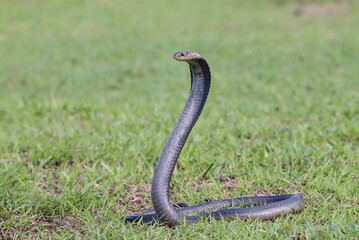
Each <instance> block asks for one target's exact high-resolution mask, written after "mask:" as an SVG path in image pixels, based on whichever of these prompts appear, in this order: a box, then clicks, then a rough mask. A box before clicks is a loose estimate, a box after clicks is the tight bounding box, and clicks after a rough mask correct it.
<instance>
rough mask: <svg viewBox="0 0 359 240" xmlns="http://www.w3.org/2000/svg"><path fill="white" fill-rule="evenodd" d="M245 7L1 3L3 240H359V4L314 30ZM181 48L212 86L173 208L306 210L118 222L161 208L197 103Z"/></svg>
mask: <svg viewBox="0 0 359 240" xmlns="http://www.w3.org/2000/svg"><path fill="white" fill-rule="evenodd" d="M246 2H247V1H238V2H237V1H197V2H196V3H195V2H194V1H156V2H155V1H146V2H145V1H114V0H106V1H105V0H104V1H69V0H67V1H44V0H38V1H19V0H16V1H15V0H5V1H1V8H0V63H1V65H0V228H1V229H0V230H1V232H0V236H2V237H4V238H5V237H12V238H15V239H24V238H31V237H38V238H51V237H52V238H56V239H57V238H64V239H65V238H69V237H70V238H82V239H83V238H85V239H96V238H97V239H100V238H101V239H151V238H155V239H166V238H171V239H178V238H181V239H198V238H202V239H205V238H208V237H211V238H228V239H231V238H232V239H248V238H253V239H258V238H270V239H276V238H279V239H288V238H307V239H313V238H321V239H338V238H340V239H351V238H352V239H355V238H358V237H359V222H358V218H359V190H358V189H359V166H358V162H359V161H358V159H359V150H358V149H359V124H358V122H359V77H358V76H359V63H358V56H359V44H358V42H359V33H358V31H357V28H356V26H357V23H358V21H359V5H358V4H351V5H348V6H347V9H348V13H347V14H344V15H340V16H324V17H308V16H294V15H293V14H292V10H293V8H294V7H295V6H296V5H295V4H284V5H279V4H276V3H278V2H279V1H273V2H272V3H268V2H267V1H255V2H253V3H251V4H249V3H246ZM184 49H190V50H195V51H197V52H199V53H200V54H202V55H203V56H205V57H206V59H207V60H208V62H209V64H210V66H211V70H212V75H213V76H212V77H213V80H212V81H213V84H212V89H211V92H210V96H209V98H208V102H207V105H206V107H205V109H204V112H203V114H202V116H201V117H200V119H199V122H198V123H197V125H196V126H195V128H194V130H193V132H192V133H191V135H190V137H189V139H188V141H187V144H186V146H185V148H184V150H183V152H182V154H181V157H180V159H179V164H178V168H177V169H176V170H175V173H174V177H173V179H172V185H173V194H172V198H173V200H174V201H180V202H187V203H189V204H190V205H192V204H197V203H201V202H204V201H208V200H215V199H220V198H228V197H239V196H246V195H253V194H258V193H263V194H280V193H293V192H300V193H302V194H303V196H304V197H305V202H306V205H305V209H304V211H303V212H301V213H299V214H295V215H290V216H287V217H281V218H278V219H276V220H274V221H265V222H261V221H255V220H249V221H242V220H234V221H219V222H210V223H205V222H201V223H198V224H195V225H182V226H178V227H176V228H173V229H169V228H167V227H161V226H157V225H155V226H139V225H126V224H124V223H123V222H122V221H121V218H122V217H124V216H126V215H129V214H130V213H134V212H139V211H141V210H143V209H144V206H147V207H150V206H151V201H150V194H149V186H150V185H149V184H150V183H151V179H152V174H153V172H154V167H155V164H156V161H157V158H158V156H159V154H160V152H161V149H162V147H163V145H164V143H165V141H166V140H167V138H168V136H169V134H170V132H171V131H172V129H173V127H174V125H175V123H176V121H177V119H178V117H179V114H180V112H181V110H182V107H183V106H184V103H185V101H186V98H187V94H188V92H189V85H190V82H189V71H188V66H186V64H183V63H179V62H176V61H174V60H173V59H172V55H173V53H174V52H176V51H179V50H184ZM211 166H212V167H211ZM208 169H209V170H208ZM207 170H208V171H207ZM206 171H207V172H206Z"/></svg>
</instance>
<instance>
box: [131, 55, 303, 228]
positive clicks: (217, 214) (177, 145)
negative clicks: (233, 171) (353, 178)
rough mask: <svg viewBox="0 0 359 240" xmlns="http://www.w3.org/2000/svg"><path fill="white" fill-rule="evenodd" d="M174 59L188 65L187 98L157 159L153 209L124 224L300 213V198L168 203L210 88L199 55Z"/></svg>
mask: <svg viewBox="0 0 359 240" xmlns="http://www.w3.org/2000/svg"><path fill="white" fill-rule="evenodd" d="M173 57H174V59H176V60H178V61H184V62H187V63H188V64H189V67H190V73H191V90H190V94H189V97H188V100H187V103H186V105H185V107H184V109H183V111H182V114H181V116H180V118H179V120H178V122H177V125H176V127H175V129H174V130H173V132H172V134H171V136H170V137H169V139H168V140H167V143H166V145H165V146H164V148H163V150H162V154H161V156H160V158H159V159H158V163H157V166H156V170H155V173H154V176H153V180H152V191H151V196H152V202H153V208H154V209H151V210H148V211H145V212H143V213H140V214H138V215H132V216H127V217H126V218H125V221H126V222H138V221H140V222H141V223H155V222H158V221H159V222H161V223H165V224H166V225H168V226H169V227H173V226H176V225H178V224H181V223H183V222H185V223H187V224H191V223H195V222H198V221H199V220H200V219H201V218H206V219H215V220H220V219H228V218H242V219H245V218H252V219H256V218H257V219H261V220H270V219H274V218H276V217H279V216H284V215H287V214H290V213H295V212H298V211H301V210H302V209H303V207H304V201H303V198H302V196H301V195H300V194H288V195H277V196H253V197H240V198H233V199H225V200H216V201H211V202H206V203H202V204H198V205H194V206H190V207H189V206H187V205H186V204H184V203H179V204H173V205H172V204H171V203H170V200H169V189H170V181H171V178H172V173H173V170H174V167H175V165H176V162H177V159H178V157H179V155H180V153H181V151H182V148H183V145H184V144H185V142H186V140H187V137H188V135H189V133H190V131H191V130H192V128H193V126H194V124H195V123H196V122H197V119H198V117H199V116H200V114H201V112H202V109H203V107H204V104H205V102H206V100H207V96H208V93H209V89H210V85H211V72H210V68H209V65H208V63H207V61H206V60H205V59H204V58H203V57H202V56H201V55H199V54H198V53H196V52H194V51H180V52H177V53H175V54H174V56H173ZM233 207H237V208H233Z"/></svg>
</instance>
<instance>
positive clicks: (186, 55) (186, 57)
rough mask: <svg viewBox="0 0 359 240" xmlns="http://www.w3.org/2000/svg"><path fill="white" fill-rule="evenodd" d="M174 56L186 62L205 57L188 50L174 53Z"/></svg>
mask: <svg viewBox="0 0 359 240" xmlns="http://www.w3.org/2000/svg"><path fill="white" fill-rule="evenodd" d="M173 58H174V59H176V60H177V61H185V62H188V61H191V60H196V59H203V57H202V56H201V55H199V54H198V53H196V52H194V51H188V50H184V51H180V52H176V53H175V54H174V55H173Z"/></svg>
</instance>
